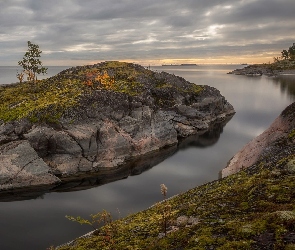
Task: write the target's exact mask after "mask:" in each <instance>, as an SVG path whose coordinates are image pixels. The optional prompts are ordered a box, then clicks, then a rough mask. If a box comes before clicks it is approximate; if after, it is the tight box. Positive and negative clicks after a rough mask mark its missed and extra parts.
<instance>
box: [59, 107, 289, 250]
mask: <svg viewBox="0 0 295 250" xmlns="http://www.w3.org/2000/svg"><path fill="white" fill-rule="evenodd" d="M294 116H295V103H293V104H292V105H290V106H289V107H287V108H286V109H285V110H284V111H283V112H282V114H281V115H280V117H279V118H278V119H277V120H276V121H275V122H274V124H273V125H272V126H271V128H270V129H268V130H267V131H268V132H264V133H263V134H264V135H265V136H263V138H264V139H263V140H264V141H265V142H264V143H263V144H261V145H260V147H262V148H257V147H255V149H256V150H258V152H260V153H258V155H259V157H255V159H252V160H251V163H250V165H249V166H248V168H246V169H244V170H242V171H240V172H238V173H236V174H232V175H229V176H228V177H226V178H223V179H220V180H217V181H213V182H210V183H207V184H205V185H202V186H199V187H196V188H194V189H192V190H189V191H188V192H185V193H183V194H180V195H177V196H175V197H172V198H171V199H169V200H164V201H162V202H160V203H158V204H156V205H154V206H153V207H151V208H150V209H147V210H145V211H142V212H140V213H137V214H134V215H130V216H129V217H127V218H124V219H121V220H118V221H111V220H110V219H109V218H110V217H109V214H108V213H106V212H103V213H101V214H98V215H97V217H96V219H97V220H98V221H99V220H102V219H103V218H108V219H107V220H105V222H106V225H105V226H104V227H102V228H100V229H98V230H95V231H93V232H92V233H90V234H89V235H86V236H84V237H81V238H79V239H76V240H74V241H73V242H71V243H69V244H66V245H64V246H61V247H58V249H62V250H66V249H81V250H82V249H85V250H86V249H218V250H222V249H223V250H226V249H245V250H246V249H247V250H248V249H254V250H256V249H257V250H261V249H267V250H272V249H294V247H295V228H294V224H295V203H294V199H295V124H294ZM278 121H280V125H281V126H282V127H283V131H284V132H278V131H277V125H278ZM286 128H288V129H286ZM272 129H274V130H272ZM271 131H273V132H274V134H272V133H271ZM287 131H288V132H287ZM266 135H267V136H266ZM260 139H262V138H260ZM256 140H257V139H256ZM251 145H253V144H251V143H250V144H249V145H248V146H247V147H250V146H251ZM236 163H237V164H239V162H238V161H237V162H236ZM243 163H244V161H241V162H240V166H242V164H243ZM162 191H163V190H162ZM168 193H169V187H168ZM71 219H73V220H75V219H74V218H71ZM76 220H77V221H79V222H80V223H81V222H82V223H83V221H82V220H81V218H80V219H79V218H78V219H76ZM84 223H85V221H84Z"/></svg>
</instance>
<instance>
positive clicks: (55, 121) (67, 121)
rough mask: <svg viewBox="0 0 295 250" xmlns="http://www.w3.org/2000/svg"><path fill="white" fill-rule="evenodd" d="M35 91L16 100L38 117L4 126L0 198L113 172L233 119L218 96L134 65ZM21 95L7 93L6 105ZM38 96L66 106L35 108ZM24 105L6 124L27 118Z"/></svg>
mask: <svg viewBox="0 0 295 250" xmlns="http://www.w3.org/2000/svg"><path fill="white" fill-rule="evenodd" d="M37 84H38V85H37V86H35V87H34V88H35V89H34V88H33V89H32V94H31V93H29V94H30V95H29V96H28V97H26V98H23V96H22V95H23V92H24V91H22V92H21V93H20V94H19V95H20V96H16V99H18V98H19V99H25V100H28V99H29V100H30V101H32V105H33V108H34V109H33V111H31V112H29V113H28V115H27V117H26V116H25V115H24V113H18V114H17V116H18V117H22V116H25V117H23V118H21V119H16V120H12V121H9V120H8V121H2V124H1V125H0V163H1V164H0V165H1V167H0V191H5V192H6V193H7V192H10V191H11V190H16V189H24V188H32V187H44V186H52V185H53V186H56V185H61V184H62V183H64V182H65V180H67V179H71V178H75V179H79V176H83V175H85V174H87V175H91V174H94V173H96V174H97V173H99V172H101V173H104V172H105V171H110V172H112V170H114V169H120V168H121V167H122V168H123V166H124V165H126V163H128V162H134V161H136V160H138V159H140V158H141V157H142V156H144V155H146V154H149V153H151V152H157V151H159V150H161V149H163V148H166V147H171V146H175V145H177V144H178V142H179V140H181V138H186V137H189V136H192V135H198V134H203V133H204V132H206V131H208V130H210V128H212V127H213V126H214V125H215V124H220V123H223V124H224V123H225V122H226V121H227V120H228V119H229V118H230V117H231V116H233V114H234V113H235V111H234V109H233V107H232V106H231V105H230V104H229V103H228V102H227V101H226V100H225V98H224V97H223V96H222V95H221V94H220V93H219V91H218V90H216V89H215V88H212V87H209V86H198V85H195V84H192V83H189V82H187V81H186V80H185V79H183V78H181V77H177V76H174V75H171V74H168V73H165V72H161V73H158V72H153V71H150V70H147V69H145V68H144V67H141V66H139V65H134V64H127V63H120V62H105V63H101V64H97V65H90V66H83V67H75V68H71V69H68V70H65V71H63V72H61V73H60V74H58V75H56V76H54V77H51V78H49V79H46V80H42V81H40V82H39V83H37ZM23 86H25V85H22V86H21V87H22V88H24V87H23ZM28 86H30V85H28ZM18 87H19V85H15V86H4V87H2V92H1V94H2V95H3V96H2V98H3V99H5V98H8V97H7V96H5V91H6V92H8V93H10V91H14V92H15V90H14V89H13V88H18ZM10 88H11V90H10ZM45 88H46V89H45ZM47 88H48V90H47ZM44 89H45V90H44ZM72 89H73V90H72ZM25 90H26V91H31V90H28V89H25ZM36 91H39V92H41V91H43V92H42V93H41V94H40V98H41V97H42V98H43V97H44V96H45V97H46V96H47V95H48V94H51V95H53V94H52V93H55V92H57V93H58V95H60V93H61V92H62V98H63V99H60V98H61V97H58V98H59V99H57V100H60V101H63V102H64V103H65V104H64V105H60V106H58V105H59V103H58V102H57V101H56V100H53V103H52V104H51V103H49V104H48V105H47V106H46V107H45V108H44V104H42V106H41V107H40V109H39V108H38V107H37V108H35V106H34V105H38V104H39V103H40V101H39V99H38V98H36V97H34V96H36V95H37V94H39V92H37V94H36ZM70 91H75V92H73V94H71V93H70ZM75 95H76V96H77V97H75V99H70V98H71V97H72V96H75ZM67 96H70V97H67ZM30 98H34V99H32V100H31V99H30ZM66 98H69V100H67V99H66ZM46 100H48V98H47V99H46ZM14 101H15V100H14ZM27 102H28V101H26V102H24V101H15V103H8V104H7V105H10V106H9V108H8V109H7V110H5V112H6V113H5V112H2V114H1V115H2V117H3V118H2V119H10V117H11V116H12V115H14V114H15V112H20V111H21V112H27V108H26V106H24V107H22V106H23V105H26V103H27ZM38 102H39V103H38ZM34 103H36V104H34ZM69 103H70V104H71V103H73V105H71V106H70V105H68V104H69ZM65 105H66V106H67V105H68V107H67V108H66V109H64V106H65ZM30 108H31V106H30ZM19 110H20V111H19ZM25 114H26V113H25ZM44 119H45V120H44ZM36 121H37V122H36Z"/></svg>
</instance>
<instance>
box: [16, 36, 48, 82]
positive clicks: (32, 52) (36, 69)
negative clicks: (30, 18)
mask: <svg viewBox="0 0 295 250" xmlns="http://www.w3.org/2000/svg"><path fill="white" fill-rule="evenodd" d="M41 53H42V51H41V50H40V49H39V45H37V44H33V43H31V42H30V41H28V50H27V52H26V53H25V55H24V57H23V60H21V61H19V62H18V65H20V66H22V68H23V72H24V73H25V74H27V80H28V81H33V82H36V80H37V74H41V73H42V74H43V75H44V74H47V68H45V67H43V65H42V62H41V61H40V59H39V58H40V57H41Z"/></svg>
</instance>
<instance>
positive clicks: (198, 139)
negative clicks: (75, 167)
mask: <svg viewBox="0 0 295 250" xmlns="http://www.w3.org/2000/svg"><path fill="white" fill-rule="evenodd" d="M230 119H231V117H228V118H227V119H226V120H225V121H223V122H222V123H216V124H214V125H212V126H211V128H210V130H208V131H205V132H202V133H200V134H196V135H193V136H190V137H187V138H184V139H181V140H180V141H179V144H178V145H175V146H171V147H166V148H163V149H161V150H159V151H155V152H152V153H149V154H146V155H144V156H142V157H140V158H136V159H134V160H132V161H129V162H127V163H126V164H125V165H124V166H120V167H119V168H115V169H110V170H100V171H99V172H97V173H91V174H88V175H87V174H86V175H85V174H83V175H76V176H72V177H70V178H64V179H62V183H61V184H59V185H55V186H41V187H37V188H26V189H20V190H10V191H7V192H1V193H0V202H11V201H21V200H29V199H37V198H42V197H43V195H44V194H45V193H49V192H73V191H80V190H85V189H90V188H93V187H98V186H101V185H104V184H107V183H110V182H114V181H117V180H122V179H125V178H128V177H129V176H134V175H139V174H141V173H143V172H145V171H148V170H149V169H151V168H153V167H154V166H156V165H158V164H159V163H161V162H163V161H164V160H165V159H167V158H169V157H170V156H172V155H173V154H175V153H176V152H177V151H178V150H179V149H182V150H183V149H187V148H189V147H201V148H204V147H208V146H212V145H214V144H215V143H216V142H217V141H218V140H219V138H220V134H221V133H222V131H223V127H224V126H225V124H226V123H227V122H228V121H229V120H230Z"/></svg>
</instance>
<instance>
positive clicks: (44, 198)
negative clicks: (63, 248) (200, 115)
mask: <svg viewBox="0 0 295 250" xmlns="http://www.w3.org/2000/svg"><path fill="white" fill-rule="evenodd" d="M239 67H242V66H241V65H222V66H220V65H206V66H203V65H200V66H197V67H184V66H182V67H178V66H173V67H164V66H163V67H152V69H153V70H157V71H167V72H169V73H174V74H175V75H179V76H182V77H184V78H185V79H187V80H189V81H191V82H194V83H197V84H207V85H210V86H213V87H216V88H217V89H219V90H220V92H221V94H222V95H224V96H225V97H226V99H227V100H228V101H229V102H230V103H231V104H232V105H233V106H234V108H235V110H236V114H235V116H234V117H233V118H232V119H231V120H230V121H229V122H228V123H227V125H226V126H225V127H224V128H223V130H218V131H213V132H211V133H210V134H209V135H207V136H205V137H204V138H202V141H201V143H200V142H196V143H191V144H190V145H189V146H187V147H185V148H182V149H180V150H178V151H177V152H175V153H174V154H173V155H172V156H170V157H169V158H167V159H165V160H164V161H162V162H161V163H159V164H157V165H156V166H154V167H153V168H151V169H149V170H147V171H144V172H143V173H142V174H140V175H135V176H130V177H128V178H126V179H122V180H119V181H114V182H111V183H108V184H105V185H102V186H98V187H93V188H90V189H87V190H80V191H75V192H52V193H47V194H44V195H41V196H40V197H38V198H37V199H31V200H24V201H10V202H0V223H1V224H0V249H8V250H13V249H46V248H47V247H49V246H50V245H55V246H56V245H59V244H62V243H65V242H67V241H69V240H72V239H74V238H75V237H78V236H80V235H82V234H84V233H87V232H88V231H91V230H92V229H91V228H90V227H88V226H86V225H82V226H81V225H79V224H76V223H74V222H70V221H68V220H67V219H66V218H65V215H72V216H78V215H80V216H82V217H85V218H88V215H90V214H94V213H96V212H99V211H102V210H103V209H106V210H108V211H110V212H111V213H112V214H113V215H114V217H115V218H117V217H120V216H121V217H124V216H126V215H128V214H130V213H134V212H137V211H140V210H143V209H146V208H148V207H149V206H151V205H153V204H154V203H155V202H157V201H159V200H161V198H162V197H161V193H160V184H162V183H164V184H165V185H166V186H167V187H168V196H173V195H175V194H178V193H181V192H184V191H186V190H188V189H190V188H193V187H195V186H198V185H200V184H203V183H205V182H208V181H212V180H214V179H217V178H218V172H219V171H220V170H221V169H222V168H224V167H225V166H226V164H227V162H228V161H229V159H230V158H231V157H232V156H233V155H234V154H235V153H236V152H237V151H238V150H239V149H241V148H242V147H243V146H244V145H245V144H246V143H247V142H249V141H250V140H251V139H253V138H254V137H256V136H257V135H259V134H260V133H261V132H263V131H264V130H265V129H266V128H268V127H269V125H270V124H271V123H272V121H273V120H274V119H275V118H276V117H277V116H278V115H279V114H280V112H281V111H282V110H283V109H284V108H285V107H286V106H287V105H289V104H290V103H292V102H293V101H294V100H295V77H294V76H284V77H279V78H269V77H264V76H262V77H246V76H235V75H227V74H226V73H227V72H229V71H231V70H233V69H235V68H239ZM65 68H66V67H49V70H48V72H49V76H50V75H54V74H56V73H58V72H59V71H61V70H63V69H65ZM16 69H17V67H0V84H7V83H10V82H16V77H15V74H16ZM47 76H48V75H47ZM220 132H222V133H221V134H220ZM118 211H120V213H118Z"/></svg>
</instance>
